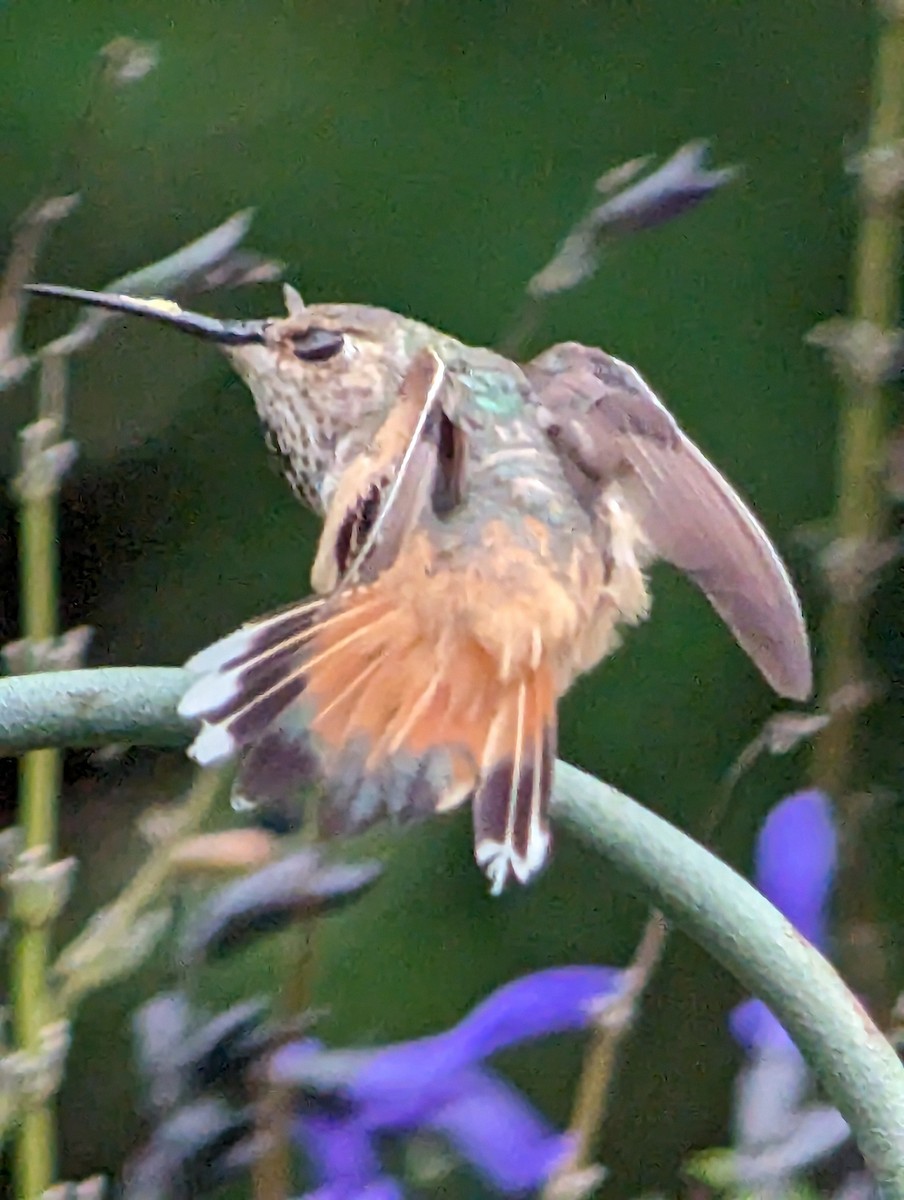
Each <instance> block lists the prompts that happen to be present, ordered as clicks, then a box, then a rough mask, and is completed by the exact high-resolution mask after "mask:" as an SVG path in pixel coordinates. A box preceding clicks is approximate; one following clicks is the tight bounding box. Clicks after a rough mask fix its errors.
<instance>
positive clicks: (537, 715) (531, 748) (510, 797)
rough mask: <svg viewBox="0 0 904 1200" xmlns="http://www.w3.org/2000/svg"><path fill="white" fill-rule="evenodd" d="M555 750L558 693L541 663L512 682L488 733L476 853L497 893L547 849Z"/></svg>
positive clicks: (534, 866)
mask: <svg viewBox="0 0 904 1200" xmlns="http://www.w3.org/2000/svg"><path fill="white" fill-rule="evenodd" d="M555 755H556V709H555V694H554V691H553V686H552V680H551V677H550V675H549V672H548V671H544V670H543V668H542V667H541V668H539V669H538V670H537V671H536V672H535V673H534V674H533V676H532V677H530V678H529V679H528V680H522V681H520V682H518V683H516V684H515V685H513V686H511V687H510V688H509V692H508V695H507V696H506V699H505V703H504V705H503V706H502V707H501V708H500V709H499V711H498V713H497V716H496V719H495V721H494V723H493V726H492V728H491V730H490V733H489V735H488V737H487V743H486V747H485V750H484V760H483V769H482V771H481V780H480V783H479V785H478V788H477V791H476V793H475V796H474V804H473V814H474V852H475V857H476V859H477V862H478V863H479V864H480V866H482V867H483V869H484V870H485V871H486V874H487V876H488V878H489V879H490V882H491V885H492V891H493V893H494V895H495V894H498V893H499V892H501V891H502V889H503V888H504V887H505V885H506V884H507V883H508V882H509V881H510V880H511V879H512V878H513V877H514V878H515V879H517V880H518V881H519V882H520V883H524V882H525V881H526V880H527V879H529V878H530V877H531V876H532V875H534V874H535V873H536V871H537V870H539V868H540V867H541V866H542V865H543V863H544V862H545V860H546V858H547V855H548V854H549V847H550V840H551V839H550V833H549V824H548V820H547V809H548V806H549V797H550V793H551V790H552V774H553V764H554V762H555Z"/></svg>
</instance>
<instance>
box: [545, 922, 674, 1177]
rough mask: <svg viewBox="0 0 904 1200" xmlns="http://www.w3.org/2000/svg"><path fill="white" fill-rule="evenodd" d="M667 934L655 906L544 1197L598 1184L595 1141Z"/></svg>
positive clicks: (593, 1043)
mask: <svg viewBox="0 0 904 1200" xmlns="http://www.w3.org/2000/svg"><path fill="white" fill-rule="evenodd" d="M668 936H669V928H668V925H667V924H666V921H665V917H663V915H662V913H661V912H658V911H656V910H654V911H653V912H651V913H650V915H649V917H648V918H647V922H646V924H645V925H644V929H643V933H642V934H641V936H640V941H639V942H638V943H637V948H636V949H635V951H634V955H633V957H632V959H631V963H630V965H629V967H628V969H627V973H626V975H627V981H626V986H625V988H624V989H623V991H622V992H621V994H620V995H619V996H618V998H617V1000H615V1001H614V1002H613V1003H612V1004H609V1005H608V1006H607V1007H606V1009H605V1010H604V1011H603V1013H602V1014H601V1015H600V1017H599V1020H598V1022H597V1026H596V1029H595V1031H594V1033H593V1036H592V1037H591V1040H590V1045H589V1046H588V1048H587V1051H586V1053H585V1055H584V1065H583V1068H582V1070H581V1078H580V1080H579V1082H578V1088H577V1093H576V1095H575V1102H574V1110H573V1112H572V1115H571V1122H570V1123H569V1133H570V1134H571V1135H572V1137H573V1139H574V1150H573V1151H572V1153H571V1154H570V1155H569V1156H568V1158H567V1159H566V1160H565V1162H564V1163H562V1165H561V1166H560V1167H559V1168H558V1169H557V1170H556V1172H555V1174H554V1175H553V1177H552V1178H551V1179H550V1181H549V1183H548V1184H547V1186H546V1188H545V1189H544V1193H543V1195H544V1198H545V1200H556V1198H557V1197H564V1196H569V1197H570V1196H574V1195H575V1193H576V1192H580V1191H581V1190H582V1184H589V1185H591V1186H592V1185H593V1184H594V1183H595V1182H596V1178H595V1174H596V1173H595V1172H594V1170H593V1168H592V1166H591V1164H592V1156H593V1152H594V1144H595V1142H596V1140H597V1138H598V1136H599V1131H600V1129H601V1128H602V1126H603V1122H604V1121H605V1119H606V1113H607V1111H608V1107H609V1100H610V1099H611V1092H612V1084H613V1079H614V1076H615V1071H616V1068H617V1066H618V1054H619V1050H620V1049H621V1045H622V1043H623V1042H624V1040H625V1038H626V1037H627V1035H628V1033H629V1032H630V1031H631V1029H632V1027H633V1025H634V1023H635V1021H636V1020H637V1015H638V1012H639V1006H640V1000H641V997H642V995H643V993H644V991H645V990H646V987H647V984H648V983H649V982H650V979H651V978H652V976H653V972H654V971H655V970H656V968H657V966H658V965H659V963H660V961H661V959H662V954H663V951H664V950H665V944H666V941H667V940H668Z"/></svg>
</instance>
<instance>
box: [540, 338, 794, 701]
mask: <svg viewBox="0 0 904 1200" xmlns="http://www.w3.org/2000/svg"><path fill="white" fill-rule="evenodd" d="M525 374H526V375H527V377H528V379H529V381H530V383H531V385H532V388H533V392H534V398H535V402H536V404H537V406H538V415H539V418H540V422H541V424H542V425H543V427H544V428H545V430H546V432H547V434H548V436H549V437H550V439H551V441H552V442H553V444H554V445H555V446H556V447H557V449H558V450H559V451H560V452H561V454H562V455H563V456H564V458H565V459H566V460H567V461H568V463H569V464H570V465H571V467H572V470H571V471H570V476H571V477H572V478H575V472H574V470H573V468H575V467H576V468H577V472H578V475H579V476H580V478H579V479H578V480H576V482H577V486H579V488H581V487H582V488H585V489H588V490H589V491H590V493H591V494H593V492H595V493H597V494H599V493H601V491H602V490H604V489H605V488H606V486H608V485H610V484H612V483H613V482H614V481H618V482H619V483H620V486H621V487H622V489H623V491H624V492H625V494H626V497H627V498H628V500H629V503H630V505H631V509H632V512H634V514H635V516H636V517H637V519H638V521H639V522H640V524H641V527H642V528H643V531H644V534H645V535H646V537H647V539H648V541H649V543H650V545H651V547H652V549H653V552H654V556H655V557H657V558H661V559H664V560H665V561H667V562H670V563H672V564H673V565H674V566H676V567H678V568H679V569H680V570H681V571H683V572H684V573H685V574H687V575H688V576H689V577H690V579H691V580H693V582H694V583H695V584H696V585H697V586H698V587H699V588H700V589H701V591H703V593H704V594H705V595H706V596H707V598H708V599H709V601H710V603H711V604H712V606H713V608H714V609H715V610H716V612H717V613H718V614H719V615H720V616H721V617H722V619H723V620H724V621H725V623H726V625H728V627H729V629H730V630H731V631H732V633H733V634H734V636H735V638H736V639H737V641H738V643H739V644H740V645H741V647H742V648H743V649H744V650H745V651H746V653H747V654H748V655H749V656H750V657H751V659H752V660H753V662H754V663H755V664H756V666H757V667H758V668H759V670H760V671H761V672H762V673H763V675H764V676H765V678H766V679H767V681H768V682H769V683H770V684H771V685H772V687H773V688H775V690H776V691H777V692H779V693H780V694H781V695H784V696H788V697H791V698H793V699H797V700H803V699H805V698H806V697H807V696H808V695H809V694H810V691H811V689H812V667H811V662H810V645H809V640H808V637H807V631H806V625H805V623H804V618H803V613H802V611H801V607H800V602H799V600H798V597H797V593H796V591H795V589H794V585H793V584H792V582H791V579H790V577H789V575H788V572H787V570H786V568H785V566H784V564H783V563H782V560H781V559H780V558H779V556H778V553H777V552H776V550H775V547H774V546H773V545H772V542H771V541H770V539H769V537H768V535H767V534H766V532H765V530H764V529H763V527H762V525H761V524H760V522H759V521H758V520H757V518H756V517H755V516H754V515H753V513H752V512H751V511H750V509H749V508H748V507H747V505H746V504H745V503H744V501H743V500H742V499H741V497H740V496H739V495H738V494H737V492H736V491H735V490H734V488H733V487H732V486H731V484H730V483H728V481H727V480H726V479H725V478H724V477H723V476H722V475H721V474H720V473H719V472H718V471H717V470H716V468H715V467H714V466H713V465H712V463H711V462H709V461H708V460H707V459H706V457H705V456H704V455H703V454H702V453H701V451H700V450H699V449H698V448H697V446H695V445H694V443H693V442H692V441H691V440H690V438H689V437H688V436H687V435H686V434H685V433H684V432H683V431H682V430H681V428H680V427H679V425H678V423H677V422H676V421H675V419H674V417H672V415H671V414H670V413H669V411H668V410H667V409H666V408H665V406H664V405H663V404H662V403H661V402H660V400H659V399H658V398H657V396H656V395H655V393H654V392H653V391H652V389H651V388H650V387H649V386H648V385H647V384H646V383H645V382H644V380H643V379H642V378H641V376H640V375H639V374H638V373H637V371H635V370H634V368H633V367H630V366H628V364H627V363H623V362H621V361H620V360H619V359H617V358H613V357H612V356H611V355H608V354H606V353H604V352H603V351H602V350H596V349H591V348H589V347H587V346H581V345H579V344H578V343H576V342H565V343H562V344H560V345H557V346H553V347H551V348H550V349H549V350H547V351H545V352H544V353H543V354H541V355H540V356H539V357H538V358H535V359H534V360H533V361H532V362H531V363H530V364H528V366H527V367H526V368H525Z"/></svg>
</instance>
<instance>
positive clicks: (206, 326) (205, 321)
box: [25, 283, 267, 346]
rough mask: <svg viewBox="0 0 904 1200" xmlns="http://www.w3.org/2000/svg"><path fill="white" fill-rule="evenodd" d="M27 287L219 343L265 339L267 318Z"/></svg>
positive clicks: (38, 285) (169, 302)
mask: <svg viewBox="0 0 904 1200" xmlns="http://www.w3.org/2000/svg"><path fill="white" fill-rule="evenodd" d="M25 290H26V291H27V292H32V293H34V294H35V295H36V296H55V297H57V298H59V299H61V300H72V301H74V302H75V303H77V304H91V305H94V306H95V307H96V308H106V309H110V310H111V311H112V312H121V313H128V314H129V315H131V316H137V317H150V319H151V320H152V321H160V322H161V323H162V324H164V325H171V326H172V327H173V328H174V329H182V330H184V332H185V333H191V334H193V335H194V336H195V337H199V338H203V339H204V340H205V341H208V342H216V343H217V344H218V345H220V346H248V345H252V344H254V343H262V342H263V341H264V330H265V328H266V325H267V322H266V321H228V320H220V319H219V318H217V317H205V316H204V315H203V314H202V313H195V312H188V311H186V310H185V309H184V308H180V307H179V305H178V304H176V302H175V301H174V300H142V299H141V298H140V297H138V296H120V295H117V294H116V293H115V292H88V291H85V290H84V289H83V288H73V287H58V286H57V285H56V284H52V283H32V284H29V285H28V286H27V287H26V288H25Z"/></svg>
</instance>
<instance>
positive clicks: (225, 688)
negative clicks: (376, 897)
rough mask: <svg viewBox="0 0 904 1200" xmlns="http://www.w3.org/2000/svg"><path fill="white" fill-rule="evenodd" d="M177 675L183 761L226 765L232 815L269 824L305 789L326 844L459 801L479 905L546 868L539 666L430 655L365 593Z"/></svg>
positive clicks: (397, 609) (237, 639) (344, 594)
mask: <svg viewBox="0 0 904 1200" xmlns="http://www.w3.org/2000/svg"><path fill="white" fill-rule="evenodd" d="M189 667H190V668H191V669H192V670H194V671H196V672H197V671H200V672H201V675H200V678H199V679H198V680H197V681H196V682H195V683H194V684H193V685H192V687H191V688H190V689H189V690H188V692H187V693H186V695H185V697H184V699H183V701H182V704H181V705H180V711H181V712H182V713H183V715H185V716H189V717H194V718H200V719H201V722H202V728H201V732H200V733H199V735H198V737H197V738H196V740H195V742H194V744H193V746H192V748H191V753H192V755H193V757H195V758H196V760H197V761H199V762H201V763H203V764H209V763H213V762H216V761H222V760H224V759H227V758H229V757H232V756H235V755H236V754H238V755H240V756H241V765H240V768H239V772H238V777H237V781H236V790H237V793H238V796H239V798H240V799H241V800H243V801H246V802H248V803H250V804H255V805H258V804H262V805H265V806H268V807H270V806H276V807H277V808H284V807H285V806H286V805H287V804H289V803H291V802H292V801H293V800H294V799H295V798H296V797H297V796H298V794H299V792H301V791H302V790H303V789H305V788H308V787H310V786H311V785H317V786H318V787H319V791H320V798H319V802H318V809H317V812H318V825H319V828H320V830H321V832H322V833H324V834H326V835H336V834H342V833H350V832H356V831H359V830H361V829H364V828H366V827H367V826H369V825H371V824H373V823H374V822H375V821H376V820H378V819H380V818H381V817H383V816H387V815H388V816H391V817H395V818H397V819H400V820H410V819H413V818H418V817H423V816H425V815H427V814H428V813H430V812H435V811H440V810H448V809H451V808H454V807H456V806H457V805H459V804H460V803H462V802H463V801H464V800H466V799H467V798H468V797H471V796H473V798H474V826H475V836H476V851H475V852H476V855H477V859H478V862H479V863H480V864H481V865H482V866H483V867H484V869H485V870H486V872H487V874H488V876H489V878H490V880H491V882H492V887H493V891H494V892H499V891H501V890H502V888H503V886H504V885H505V883H506V882H507V881H508V880H509V879H511V878H515V879H517V880H519V881H522V882H523V881H524V880H526V879H528V878H529V877H530V876H531V875H532V874H534V873H535V872H536V871H537V870H538V869H539V867H540V866H541V865H542V863H543V861H544V860H545V858H546V854H547V852H548V848H549V831H548V827H547V823H546V807H547V803H548V798H549V790H550V786H551V782H552V763H553V759H554V756H555V719H556V714H555V702H556V695H555V689H554V686H553V681H552V673H551V671H550V669H549V668H548V666H547V665H545V664H543V663H542V662H541V663H540V664H538V665H536V666H535V665H533V664H526V665H525V669H524V672H523V673H521V674H520V675H516V676H515V677H514V678H512V677H507V678H505V679H503V678H501V669H500V664H499V663H497V662H496V661H495V660H494V658H493V657H492V656H491V655H490V654H489V653H488V651H487V650H486V649H485V648H484V647H483V646H481V645H480V644H479V643H478V642H477V641H476V640H475V639H474V638H472V637H470V636H469V635H467V634H466V633H456V632H454V631H453V630H450V631H449V632H448V633H447V634H446V635H445V636H444V637H441V638H440V639H439V641H437V640H436V639H435V638H433V637H432V636H429V635H428V634H427V633H426V632H425V631H424V630H423V629H422V628H420V627H419V624H418V621H417V615H416V613H414V612H412V611H411V610H410V606H408V605H405V604H400V603H399V595H398V593H397V592H393V590H392V588H391V587H389V586H387V584H386V583H385V581H384V580H382V579H378V580H376V581H375V582H373V583H369V584H366V585H362V586H359V587H351V588H348V589H343V590H341V591H340V592H338V593H336V594H335V595H334V596H333V597H332V598H330V599H329V600H326V601H315V602H313V603H308V604H305V605H300V606H297V607H295V608H292V609H287V610H284V611H283V612H282V613H277V614H274V615H273V616H272V617H268V618H265V619H262V620H261V621H258V622H254V623H251V624H249V625H246V626H245V627H243V628H242V629H240V630H238V631H237V632H236V633H234V634H232V635H230V636H229V637H228V638H224V639H223V640H222V641H221V642H218V643H217V644H216V645H214V646H212V647H210V648H209V649H208V650H206V651H203V652H202V653H201V654H200V655H197V656H196V657H195V658H194V659H193V660H191V662H190V663H189Z"/></svg>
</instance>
